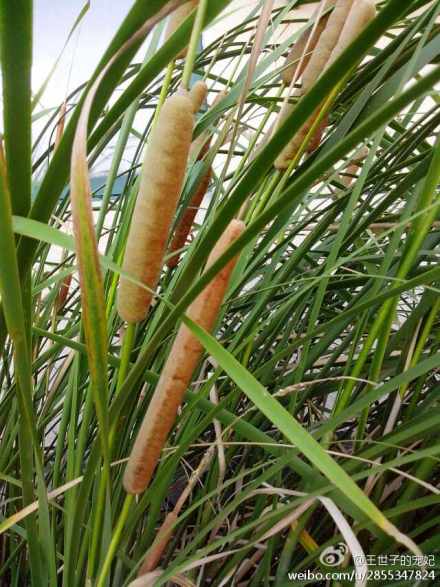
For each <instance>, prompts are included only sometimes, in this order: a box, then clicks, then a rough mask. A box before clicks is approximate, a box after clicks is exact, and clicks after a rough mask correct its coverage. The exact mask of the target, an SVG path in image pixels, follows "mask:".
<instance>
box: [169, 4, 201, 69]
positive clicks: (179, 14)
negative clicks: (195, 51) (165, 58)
mask: <svg viewBox="0 0 440 587" xmlns="http://www.w3.org/2000/svg"><path fill="white" fill-rule="evenodd" d="M198 3H199V0H188V2H185V3H184V4H182V5H181V6H179V7H178V8H176V10H174V12H172V13H171V15H170V18H169V20H168V25H167V28H166V30H165V41H167V40H168V39H169V38H170V37H171V35H173V34H174V33H175V32H176V30H177V29H178V28H179V27H180V25H181V24H182V23H183V21H184V20H186V19H187V18H188V16H189V15H190V14H191V12H192V11H193V10H194V9H195V8H197V4H198ZM187 52H188V48H187V47H185V49H182V51H181V52H180V53H179V54H178V55H177V59H185V57H186V54H187Z"/></svg>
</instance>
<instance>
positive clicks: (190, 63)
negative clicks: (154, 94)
mask: <svg viewBox="0 0 440 587" xmlns="http://www.w3.org/2000/svg"><path fill="white" fill-rule="evenodd" d="M207 8H208V0H200V2H199V5H198V7H197V12H196V17H195V19H194V25H193V29H192V33H191V39H190V41H189V47H188V53H187V56H186V59H185V65H184V68H183V74H182V87H183V88H185V90H189V84H190V81H191V75H192V72H193V69H194V62H195V60H196V55H197V49H198V46H199V39H200V35H201V34H202V30H203V24H204V22H205V15H206V10H207Z"/></svg>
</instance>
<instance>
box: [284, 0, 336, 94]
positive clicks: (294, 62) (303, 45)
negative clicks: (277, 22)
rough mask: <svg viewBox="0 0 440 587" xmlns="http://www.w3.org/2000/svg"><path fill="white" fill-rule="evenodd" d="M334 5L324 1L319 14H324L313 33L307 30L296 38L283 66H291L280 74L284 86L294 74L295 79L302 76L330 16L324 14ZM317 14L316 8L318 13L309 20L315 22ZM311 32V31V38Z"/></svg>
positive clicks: (329, 0) (331, 2) (328, 0)
mask: <svg viewBox="0 0 440 587" xmlns="http://www.w3.org/2000/svg"><path fill="white" fill-rule="evenodd" d="M334 4H335V0H327V1H326V3H325V5H324V8H323V10H322V12H321V14H322V13H324V16H322V17H321V18H320V19H319V22H318V24H317V25H316V27H315V30H314V31H313V28H309V29H307V30H306V31H304V32H303V33H302V34H301V35H300V37H299V38H298V40H297V41H296V43H295V44H294V45H293V47H292V49H291V50H290V51H289V53H288V55H287V57H286V61H285V65H288V64H291V65H290V66H289V67H288V68H287V69H284V70H283V72H282V73H281V78H282V80H283V82H284V83H285V84H286V86H288V85H290V84H291V82H292V80H293V76H294V75H295V73H296V75H297V77H300V76H301V75H302V73H303V71H304V70H305V68H306V67H307V64H308V63H309V61H310V58H311V54H312V52H313V50H314V49H315V47H316V45H317V43H318V41H319V37H320V36H321V33H322V32H323V30H324V29H325V27H326V25H327V22H328V19H329V17H330V15H329V14H325V12H326V11H327V10H328V9H329V8H331V7H332V6H334ZM318 14H319V8H318V11H315V13H314V14H313V16H312V19H311V20H312V21H315V20H316V18H317V15H318ZM312 31H313V36H312V37H311V35H312ZM310 37H311V38H310ZM305 51H306V53H304V52H305ZM303 55H304V57H303ZM301 57H303V59H302V62H301V65H300V61H301ZM299 65H300V66H299ZM298 66H299V67H298ZM297 69H298V71H297Z"/></svg>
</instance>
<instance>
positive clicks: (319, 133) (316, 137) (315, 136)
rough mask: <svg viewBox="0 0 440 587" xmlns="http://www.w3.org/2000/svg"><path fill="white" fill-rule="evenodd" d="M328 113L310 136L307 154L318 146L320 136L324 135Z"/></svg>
mask: <svg viewBox="0 0 440 587" xmlns="http://www.w3.org/2000/svg"><path fill="white" fill-rule="evenodd" d="M328 121H329V115H328V114H325V115H324V117H323V119H322V120H321V122H320V123H319V125H318V128H317V129H316V130H315V132H314V133H313V135H312V136H311V137H310V141H309V144H308V145H307V149H306V151H307V154H309V155H310V154H311V153H313V152H314V151H316V149H317V148H318V147H319V145H320V144H321V141H322V137H323V136H324V133H325V131H326V130H327V127H328Z"/></svg>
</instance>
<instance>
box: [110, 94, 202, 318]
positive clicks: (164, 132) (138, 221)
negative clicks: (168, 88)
mask: <svg viewBox="0 0 440 587" xmlns="http://www.w3.org/2000/svg"><path fill="white" fill-rule="evenodd" d="M193 124H194V116H193V103H192V100H191V99H190V98H189V97H188V95H183V94H179V95H177V94H176V95H174V96H172V97H171V98H169V99H168V100H166V101H165V103H164V105H163V107H162V110H161V112H160V114H159V117H158V120H157V124H156V126H155V128H154V129H153V131H152V133H151V138H150V142H149V144H148V147H147V150H146V154H145V159H144V163H143V167H142V176H141V181H140V186H139V193H138V197H137V200H136V206H135V209H134V212H133V219H132V223H131V227H130V232H129V235H128V240H127V246H126V250H125V256H124V263H123V270H124V271H125V272H127V273H128V274H130V275H131V276H132V277H134V278H135V279H137V280H138V281H140V282H141V283H142V284H144V286H145V287H142V286H141V285H138V284H136V283H133V282H132V281H130V280H129V279H127V278H126V277H122V278H121V281H120V285H119V294H118V312H119V315H120V317H121V318H122V319H123V320H125V321H126V322H129V323H136V322H139V321H141V320H143V319H144V318H145V316H146V315H147V312H148V308H149V306H150V303H151V299H152V296H153V291H154V289H155V287H156V284H157V281H158V278H159V274H160V270H161V268H162V265H163V258H164V254H165V249H166V244H167V241H168V236H169V231H170V225H171V222H172V219H173V216H174V214H175V211H176V206H177V201H178V198H179V196H180V192H181V189H182V183H183V179H184V176H185V170H186V165H187V160H188V154H189V149H190V145H191V137H192V130H193Z"/></svg>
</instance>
